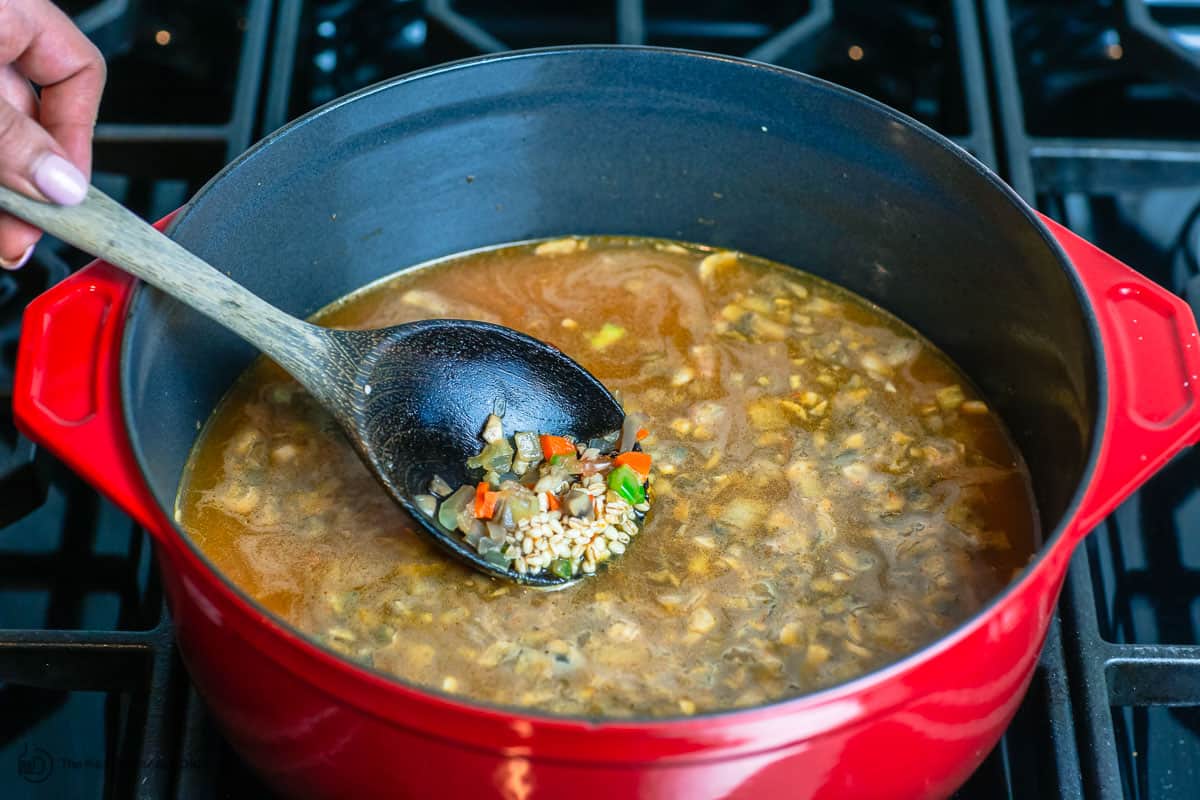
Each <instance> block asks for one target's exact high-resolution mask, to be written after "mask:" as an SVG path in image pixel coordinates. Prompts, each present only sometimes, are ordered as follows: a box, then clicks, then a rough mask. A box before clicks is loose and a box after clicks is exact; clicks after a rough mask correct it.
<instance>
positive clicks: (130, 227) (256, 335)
mask: <svg viewBox="0 0 1200 800" xmlns="http://www.w3.org/2000/svg"><path fill="white" fill-rule="evenodd" d="M0 208H2V209H3V210H5V211H7V212H8V213H10V214H12V215H13V216H15V217H20V218H21V219H23V220H25V221H26V222H28V223H30V224H32V225H36V226H37V227H39V228H41V229H42V230H44V231H46V232H47V233H49V234H52V235H53V236H56V237H58V238H59V239H62V240H63V241H64V242H67V243H69V244H72V245H74V246H76V247H78V248H79V249H81V250H83V251H85V252H87V253H90V254H92V255H94V256H99V257H100V258H103V259H104V260H105V261H107V262H109V263H110V264H113V265H114V266H117V267H120V268H121V269H123V270H125V271H126V272H129V273H131V274H132V275H134V276H136V277H138V278H141V279H142V280H144V281H145V282H146V283H149V284H152V285H153V286H156V287H158V288H159V289H161V290H162V291H164V292H166V293H167V294H169V295H171V296H172V297H174V298H176V299H177V300H180V301H182V302H184V303H186V304H187V305H189V306H191V307H192V308H194V309H196V310H197V311H199V312H200V313H202V314H205V315H207V316H208V317H211V318H212V319H214V320H216V321H217V322H219V323H221V324H222V325H224V326H225V327H227V328H229V329H230V330H232V331H233V332H234V333H237V334H238V335H239V336H241V337H242V338H244V339H246V340H247V341H249V342H250V343H251V344H253V345H254V346H255V347H257V348H258V349H259V350H261V351H263V352H264V353H266V354H267V355H268V356H270V357H271V358H273V359H274V360H275V361H277V362H278V363H279V364H280V366H282V367H283V368H284V369H286V370H288V371H289V372H291V373H292V374H293V375H294V376H296V378H298V379H299V380H300V381H301V383H303V384H305V386H306V387H308V388H310V389H311V388H314V387H313V386H310V384H311V383H316V384H326V381H325V379H324V376H323V374H322V373H323V371H324V367H323V366H322V362H323V359H324V356H325V355H326V352H327V350H328V348H329V346H330V344H331V339H330V335H329V333H328V331H326V330H325V329H323V328H318V327H317V326H315V325H310V324H308V323H306V322H302V321H301V320H298V319H296V318H295V317H292V316H290V315H288V314H285V313H284V312H282V311H280V310H279V309H278V308H276V307H275V306H273V305H271V304H270V303H268V302H266V301H265V300H263V299H262V298H260V297H258V296H257V295H255V294H254V293H253V292H251V291H249V290H248V289H246V288H245V287H243V286H241V285H240V284H238V283H236V282H235V281H233V280H231V279H230V278H229V277H227V276H226V275H224V274H222V273H221V272H219V271H218V270H217V269H216V268H214V267H213V266H212V265H210V264H209V263H208V262H207V261H205V260H204V259H202V258H200V257H199V256H197V255H194V254H193V253H191V252H189V251H188V250H187V249H185V248H184V247H182V246H180V245H179V244H177V243H175V242H174V241H172V240H171V239H169V238H167V237H166V236H164V235H163V234H161V233H159V232H158V231H157V230H155V229H154V228H153V227H152V226H151V225H149V224H147V223H146V222H145V221H143V220H142V219H141V218H140V217H138V216H137V215H136V214H134V213H133V212H132V211H130V210H129V209H127V208H125V207H124V206H122V205H121V204H120V203H118V202H117V201H115V200H113V199H112V198H111V197H109V196H108V195H106V194H104V192H102V191H100V190H99V189H97V188H96V187H95V186H92V187H90V188H89V189H88V194H87V197H86V198H84V201H83V202H82V203H80V204H79V205H75V206H60V205H52V204H50V203H43V202H40V201H37V200H32V199H30V198H28V197H26V196H25V195H22V194H18V193H17V192H15V191H13V190H11V189H8V188H7V187H4V186H0Z"/></svg>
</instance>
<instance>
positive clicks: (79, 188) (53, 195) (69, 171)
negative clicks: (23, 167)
mask: <svg viewBox="0 0 1200 800" xmlns="http://www.w3.org/2000/svg"><path fill="white" fill-rule="evenodd" d="M33 185H34V186H36V187H37V188H38V191H40V192H41V193H42V194H44V195H46V197H47V198H48V199H50V200H51V201H52V202H55V203H58V204H59V205H63V206H73V205H76V204H77V203H81V202H83V198H84V197H85V196H86V195H87V190H88V182H87V178H85V177H83V173H82V172H80V171H79V170H78V169H76V167H75V165H74V164H72V163H71V162H70V161H67V160H66V159H65V158H63V157H62V156H60V155H56V154H54V153H49V154H47V155H45V156H43V157H42V160H41V161H40V162H38V165H37V168H35V169H34V171H33Z"/></svg>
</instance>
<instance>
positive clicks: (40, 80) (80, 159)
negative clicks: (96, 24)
mask: <svg viewBox="0 0 1200 800" xmlns="http://www.w3.org/2000/svg"><path fill="white" fill-rule="evenodd" d="M9 62H11V63H14V64H15V65H16V66H17V69H18V70H20V72H21V73H22V74H23V75H25V77H27V78H29V80H31V81H33V82H34V83H36V84H37V85H38V86H40V87H41V109H40V111H39V114H38V120H39V121H40V122H41V123H42V125H43V127H45V129H46V130H47V131H49V133H50V135H51V136H53V137H54V139H55V140H56V141H57V142H59V143H60V144H61V145H62V148H63V151H64V152H65V153H66V155H67V156H68V158H69V159H70V160H71V161H72V162H73V163H75V165H76V166H78V167H79V168H80V169H81V170H82V171H83V172H84V173H85V175H86V174H90V172H91V162H92V132H93V129H94V128H95V124H96V114H97V112H98V110H99V107H100V94H101V92H102V91H103V89H104V80H105V74H106V73H105V66H104V58H103V57H102V56H101V55H100V51H99V50H98V49H97V48H96V46H95V45H94V44H92V43H91V42H90V41H88V38H87V37H86V36H84V35H83V33H82V32H81V31H80V30H79V29H78V28H76V27H75V25H74V23H72V22H71V20H70V18H69V17H67V15H66V14H64V13H63V12H62V11H61V10H59V8H58V7H57V6H55V5H54V4H53V3H51V2H50V0H29V2H26V3H21V4H19V5H18V4H15V3H13V2H11V1H10V2H2V0H0V63H9Z"/></svg>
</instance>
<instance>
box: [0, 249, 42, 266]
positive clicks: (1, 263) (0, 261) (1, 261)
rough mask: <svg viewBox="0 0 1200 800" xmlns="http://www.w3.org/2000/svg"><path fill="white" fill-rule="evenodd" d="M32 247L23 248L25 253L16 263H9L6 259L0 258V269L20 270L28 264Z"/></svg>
mask: <svg viewBox="0 0 1200 800" xmlns="http://www.w3.org/2000/svg"><path fill="white" fill-rule="evenodd" d="M33 248H34V245H32V244H31V245H29V247H26V248H25V252H24V253H23V254H22V255H21V257H20V258H18V259H17V260H16V261H9V260H8V259H7V258H0V267H3V268H4V269H20V268H21V267H23V266H25V265H26V264H27V263H29V257H30V256H32V255H33Z"/></svg>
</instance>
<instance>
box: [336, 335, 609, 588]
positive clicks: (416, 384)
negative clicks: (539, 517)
mask: <svg viewBox="0 0 1200 800" xmlns="http://www.w3.org/2000/svg"><path fill="white" fill-rule="evenodd" d="M333 333H334V336H335V341H336V340H337V338H338V337H339V335H340V334H341V333H342V332H337V331H335V332H333ZM345 333H353V334H354V336H353V337H344V338H345V340H346V343H347V345H348V346H353V347H361V346H362V341H363V340H362V338H361V334H362V333H363V332H361V331H354V332H349V331H347V332H345ZM370 333H372V334H374V335H375V336H377V337H378V338H377V343H376V346H375V347H373V348H371V349H370V350H367V351H366V352H363V353H361V354H360V356H359V364H360V367H359V372H358V375H357V376H356V379H355V383H356V385H357V386H358V387H359V388H360V389H361V392H358V393H356V398H357V399H356V401H355V402H354V403H353V404H352V406H351V410H350V413H351V415H352V422H353V429H354V431H355V433H356V435H355V436H353V437H352V439H353V440H354V443H355V445H356V446H357V447H358V448H359V451H360V454H361V455H362V456H363V458H364V459H366V460H367V461H368V462H369V463H370V464H371V466H372V468H373V471H374V473H375V475H376V476H377V477H378V478H379V480H380V482H381V483H383V485H384V487H385V488H387V490H388V492H389V493H390V494H391V495H392V497H393V498H394V499H395V500H396V501H397V502H399V503H400V504H401V505H402V506H404V508H405V509H407V510H408V512H409V513H410V514H411V515H412V516H413V518H414V519H416V520H417V521H418V522H419V523H420V524H421V525H422V526H423V527H424V528H426V529H427V530H428V532H429V533H430V534H431V536H432V538H433V540H434V541H435V542H437V544H438V545H439V546H440V547H441V548H442V549H444V550H445V551H446V552H447V553H449V554H450V555H452V556H454V557H455V558H457V559H459V560H461V561H464V562H466V563H468V564H469V565H470V566H472V567H474V568H475V569H477V570H480V571H481V572H487V573H489V574H492V575H495V576H497V577H502V578H504V579H506V580H510V581H514V582H516V583H520V584H524V585H527V586H536V587H541V588H562V587H564V586H567V585H569V584H571V583H574V582H576V581H578V580H579V579H580V578H579V577H575V578H570V579H565V580H564V579H562V578H558V577H555V576H554V575H552V574H550V573H549V572H545V573H539V574H526V575H521V574H519V573H517V572H515V571H513V570H506V569H504V568H503V567H499V566H497V565H496V564H493V563H491V562H490V561H487V560H485V559H484V558H483V557H482V556H480V555H479V553H477V552H475V550H474V549H473V548H472V547H471V546H470V545H469V544H468V543H467V542H466V540H465V539H464V538H463V537H462V536H461V535H460V534H458V533H455V532H453V531H447V530H446V529H445V528H443V527H442V526H441V525H440V524H439V523H438V522H437V521H436V520H434V519H430V518H429V517H428V516H426V515H425V513H424V512H422V511H421V510H420V509H418V508H417V507H416V504H415V503H414V502H413V500H412V498H413V496H415V495H418V494H422V493H427V492H428V491H429V481H430V480H431V479H432V478H433V476H434V475H440V476H441V477H442V478H443V479H445V480H446V481H447V482H448V483H449V484H450V485H451V486H459V485H462V484H464V483H473V482H474V481H476V480H478V477H477V476H473V475H471V474H470V473H469V470H468V469H467V467H466V460H467V459H468V458H470V457H471V456H473V455H475V454H476V453H478V452H479V449H480V447H481V446H482V444H481V442H480V439H479V432H480V430H481V429H482V427H483V423H484V421H485V420H486V419H487V416H488V415H489V414H491V413H496V414H498V415H500V416H501V417H502V418H503V420H504V427H505V429H506V430H510V431H520V430H530V431H537V432H542V433H555V434H568V435H570V436H573V437H574V438H575V439H576V440H580V441H586V440H588V439H590V438H592V437H596V436H601V435H603V434H606V433H609V432H611V431H614V430H617V429H618V428H620V427H621V424H622V422H623V421H624V414H623V413H622V411H621V406H620V404H619V403H617V401H616V400H615V399H614V398H613V396H612V395H611V394H610V393H609V392H608V390H607V389H605V388H604V386H603V384H601V383H600V382H599V381H597V380H596V379H595V378H594V377H592V375H591V374H590V373H588V372H587V371H585V370H584V369H582V368H581V367H579V366H578V365H577V364H576V363H575V362H573V361H571V360H570V359H569V358H567V357H566V356H565V355H563V353H562V352H561V351H559V350H558V349H557V348H555V347H552V346H550V345H548V344H546V343H545V342H541V341H539V340H537V339H534V338H532V337H529V336H525V335H524V334H521V333H518V332H516V331H514V330H512V329H510V328H505V327H501V326H499V325H492V324H490V323H486V322H473V321H468V320H450V319H433V320H425V321H421V322H412V323H408V324H405V325H398V326H396V327H393V328H383V329H380V330H377V331H371V332H370ZM368 387H369V388H368Z"/></svg>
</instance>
